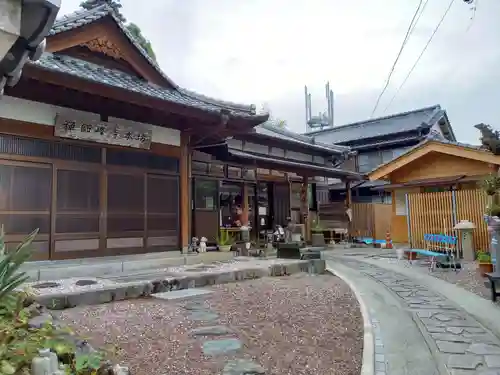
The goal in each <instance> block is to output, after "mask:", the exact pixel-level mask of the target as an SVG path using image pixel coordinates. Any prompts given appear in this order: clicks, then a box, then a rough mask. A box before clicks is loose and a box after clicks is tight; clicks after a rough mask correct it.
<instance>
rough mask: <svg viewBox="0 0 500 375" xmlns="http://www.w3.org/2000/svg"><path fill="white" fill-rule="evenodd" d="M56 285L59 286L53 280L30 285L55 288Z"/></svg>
mask: <svg viewBox="0 0 500 375" xmlns="http://www.w3.org/2000/svg"><path fill="white" fill-rule="evenodd" d="M58 286H61V284H59V283H54V282H46V283H40V284H34V285H32V286H31V287H32V288H34V289H48V288H57V287H58Z"/></svg>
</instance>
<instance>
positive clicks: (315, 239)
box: [311, 218, 325, 246]
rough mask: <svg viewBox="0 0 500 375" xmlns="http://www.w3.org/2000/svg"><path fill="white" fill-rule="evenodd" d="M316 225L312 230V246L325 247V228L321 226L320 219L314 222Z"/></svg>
mask: <svg viewBox="0 0 500 375" xmlns="http://www.w3.org/2000/svg"><path fill="white" fill-rule="evenodd" d="M313 223H314V225H313V227H312V228H311V245H312V246H325V234H324V233H323V231H324V228H323V227H322V226H321V223H320V221H319V218H318V219H317V220H315V221H313Z"/></svg>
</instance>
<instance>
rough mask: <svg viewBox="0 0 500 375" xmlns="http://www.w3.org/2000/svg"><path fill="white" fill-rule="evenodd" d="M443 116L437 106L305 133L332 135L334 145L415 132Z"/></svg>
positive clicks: (442, 111) (442, 112) (443, 112)
mask: <svg viewBox="0 0 500 375" xmlns="http://www.w3.org/2000/svg"><path fill="white" fill-rule="evenodd" d="M444 114H445V111H444V110H442V109H441V107H440V106H439V105H434V106H431V107H426V108H421V109H417V110H414V111H409V112H403V113H398V114H395V115H391V116H386V117H379V118H376V119H371V120H367V121H360V122H355V123H352V124H346V125H341V126H335V127H333V128H329V129H323V130H317V131H313V132H309V133H306V135H310V136H314V137H316V136H318V135H322V134H329V135H333V137H334V138H335V143H348V142H351V141H354V140H359V139H369V138H376V137H381V136H385V135H389V134H393V133H401V132H408V131H412V130H417V129H419V128H421V127H430V126H432V125H433V124H434V123H435V122H436V121H438V120H439V119H440V118H441V117H442V116H444Z"/></svg>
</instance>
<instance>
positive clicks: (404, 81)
mask: <svg viewBox="0 0 500 375" xmlns="http://www.w3.org/2000/svg"><path fill="white" fill-rule="evenodd" d="M454 2H455V0H451V1H450V4H448V8H447V9H446V11H445V12H444V14H443V16H442V17H441V20H440V21H439V23H438V24H437V26H436V28H435V29H434V31H433V32H432V34H431V36H430V38H429V40H428V41H427V43H426V44H425V46H424V49H423V50H422V52H420V55H419V56H418V57H417V60H416V61H415V63H414V64H413V66H412V67H411V69H410V71H409V72H408V74H407V75H406V77H405V79H404V80H403V83H401V85H400V86H399V87H398V89H397V90H396V93H395V94H394V96H393V97H392V98H391V100H390V101H389V104H387V106H386V107H385V109H384V112H386V111H387V110H388V109H389V107H390V106H391V104H392V102H394V99H396V97H397V96H398V94H399V92H400V91H401V89H402V88H403V86H404V85H405V83H406V81H408V79H409V78H410V76H411V74H412V73H413V71H414V70H415V68H416V66H417V65H418V63H419V61H420V59H421V58H422V56H423V55H424V53H425V51H426V50H427V47H429V45H430V44H431V42H432V39H433V38H434V35H436V33H437V32H438V30H439V28H440V27H441V25H442V23H443V21H444V19H445V18H446V16H447V15H448V12H449V11H450V9H451V6H452V5H453V3H454Z"/></svg>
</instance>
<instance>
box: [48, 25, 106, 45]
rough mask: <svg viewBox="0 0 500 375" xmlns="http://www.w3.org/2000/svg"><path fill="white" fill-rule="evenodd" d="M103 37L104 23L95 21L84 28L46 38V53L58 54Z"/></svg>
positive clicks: (104, 32)
mask: <svg viewBox="0 0 500 375" xmlns="http://www.w3.org/2000/svg"><path fill="white" fill-rule="evenodd" d="M103 36H106V28H105V27H104V23H103V22H102V21H96V22H94V23H91V24H89V25H86V26H82V27H78V28H76V29H73V30H70V31H66V32H64V31H63V32H60V33H58V34H56V35H51V36H49V37H47V47H46V51H47V52H52V53H54V52H60V51H63V50H65V49H68V48H71V47H74V46H78V45H80V44H83V43H85V42H88V41H90V40H93V39H96V38H99V37H103Z"/></svg>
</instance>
